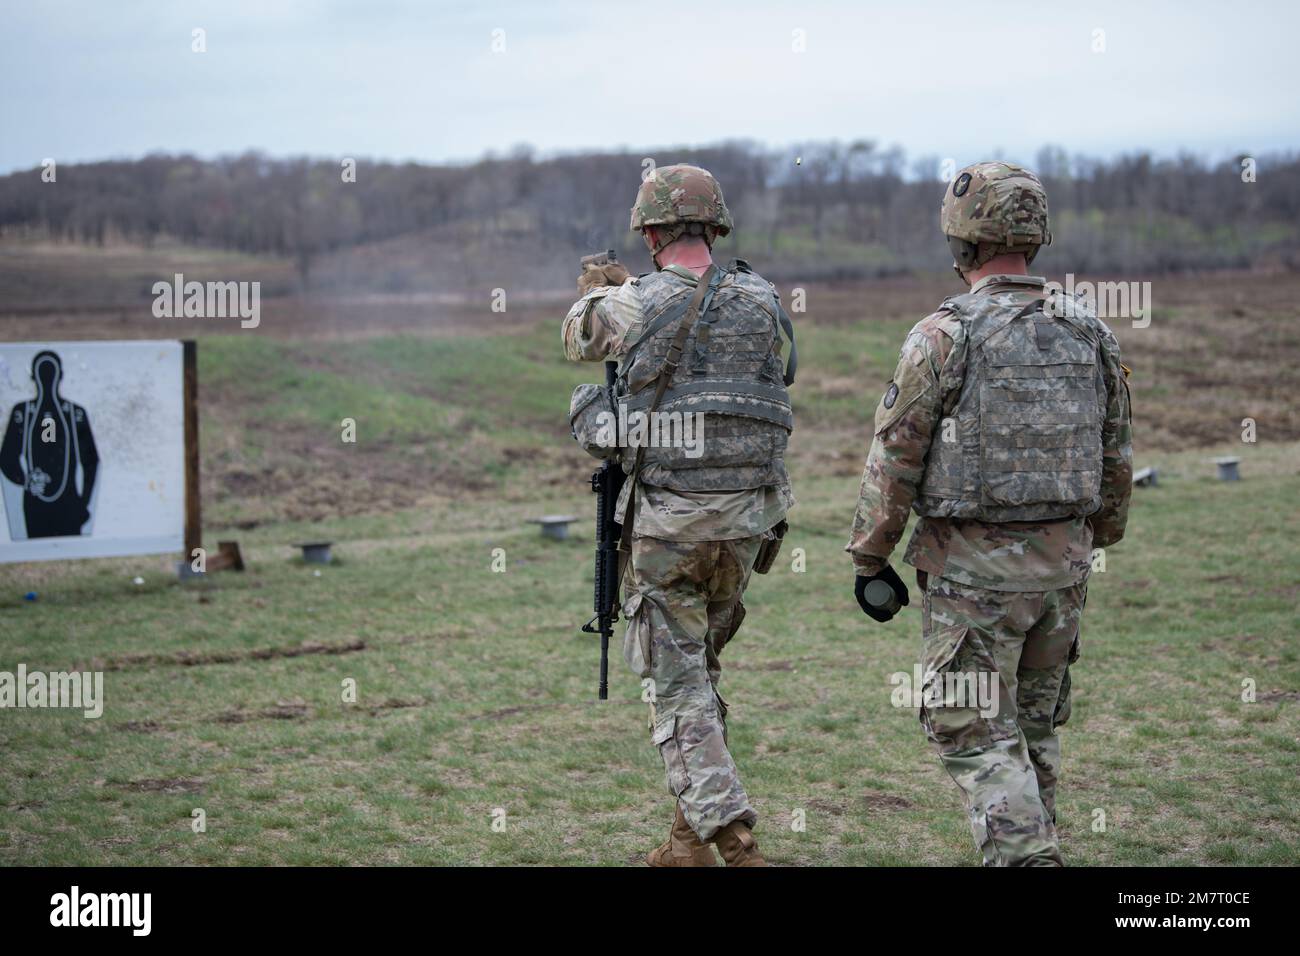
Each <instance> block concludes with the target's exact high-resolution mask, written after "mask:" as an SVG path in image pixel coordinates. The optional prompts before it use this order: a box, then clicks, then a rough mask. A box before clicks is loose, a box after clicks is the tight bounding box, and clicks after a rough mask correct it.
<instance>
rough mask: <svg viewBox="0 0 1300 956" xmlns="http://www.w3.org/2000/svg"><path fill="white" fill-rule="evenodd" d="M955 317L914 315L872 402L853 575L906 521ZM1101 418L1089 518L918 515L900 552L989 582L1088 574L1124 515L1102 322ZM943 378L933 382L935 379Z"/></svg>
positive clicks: (947, 398)
mask: <svg viewBox="0 0 1300 956" xmlns="http://www.w3.org/2000/svg"><path fill="white" fill-rule="evenodd" d="M1043 286H1044V280H1043V279H1042V278H1039V277H1035V276H1006V275H995V276H987V277H985V278H984V279H982V280H980V281H979V282H977V283H976V284H975V285H974V286H973V287H972V288H971V291H972V292H974V293H979V292H983V291H989V292H993V291H1014V290H1019V291H1026V292H1041V291H1042V289H1043ZM965 356H966V350H965V342H964V333H963V330H962V325H961V322H960V321H959V320H958V319H957V317H956V316H955V315H953V314H952V313H951V312H949V311H947V310H945V309H940V310H939V311H938V312H935V313H934V314H932V315H929V316H927V317H926V318H924V319H922V320H921V321H920V322H919V323H917V324H916V326H915V327H914V328H913V329H912V331H911V332H910V333H909V334H908V336H907V340H906V341H905V342H904V344H903V349H902V353H901V355H900V358H899V363H898V368H897V369H896V370H895V372H894V377H893V380H892V381H891V382H890V385H889V388H888V389H887V391H886V393H885V396H884V397H883V398H882V399H881V401H880V405H879V406H878V407H877V409H876V418H875V437H874V439H873V441H872V443H871V450H870V452H869V453H868V455H867V462H866V467H865V468H864V470H863V475H862V488H861V492H860V495H859V498H858V508H857V513H856V514H855V515H854V519H853V530H852V534H851V536H850V538H849V544H848V546H847V548H845V550H846V551H848V552H849V553H850V554H851V555H852V556H853V563H854V566H855V568H856V569H857V571H858V573H859V574H875V573H876V572H877V571H879V570H880V569H881V568H883V567H884V565H885V564H886V563H887V562H888V560H889V555H890V553H891V552H892V551H893V549H894V546H895V545H896V544H897V543H898V541H899V540H900V539H901V538H902V536H903V531H904V529H905V528H906V526H907V519H908V511H909V509H911V508H912V505H913V502H914V500H915V498H916V492H917V488H918V487H919V486H920V483H921V478H922V476H923V475H924V474H925V465H926V456H927V454H928V453H929V449H930V443H931V441H932V440H935V439H936V438H937V437H938V436H937V432H938V430H939V428H940V427H941V421H942V419H943V417H944V414H945V409H948V408H950V407H951V405H952V403H953V402H954V401H955V398H956V394H957V393H958V392H960V390H961V383H962V381H963V368H962V367H961V366H962V363H963V362H964V361H965ZM1101 359H1102V363H1103V371H1104V376H1105V380H1106V393H1107V400H1106V417H1105V420H1104V421H1103V423H1102V455H1103V470H1102V485H1101V499H1102V504H1101V509H1100V510H1099V511H1097V512H1095V513H1093V514H1092V515H1090V516H1088V517H1087V518H1067V519H1063V520H1057V521H1042V522H1028V521H1024V522H1011V523H1005V524H988V523H985V522H980V521H971V520H960V519H955V518H949V519H943V518H927V517H922V518H921V519H920V520H919V521H918V523H917V525H916V528H915V530H914V531H913V533H912V538H911V540H910V542H909V543H908V547H907V553H906V555H905V556H904V560H905V561H906V562H907V563H908V564H910V565H912V566H913V567H915V568H917V569H918V570H921V571H925V572H926V573H928V574H932V575H937V576H939V577H944V578H948V579H950V580H953V581H957V582H959V583H962V584H967V585H971V586H974V587H981V588H987V589H990V590H995V591H1048V590H1056V589H1058V588H1064V587H1071V586H1073V585H1075V584H1078V583H1079V582H1080V581H1082V580H1084V579H1086V577H1087V575H1088V572H1089V570H1090V568H1091V555H1092V549H1093V548H1094V547H1105V546H1108V545H1111V544H1114V543H1115V542H1117V541H1119V540H1120V538H1122V537H1123V535H1124V526H1125V524H1126V523H1127V520H1128V504H1129V495H1130V493H1131V491H1132V476H1133V451H1132V436H1131V425H1130V414H1129V395H1128V385H1127V382H1126V375H1127V371H1126V370H1125V369H1124V367H1123V366H1122V365H1121V364H1120V361H1119V343H1118V342H1117V341H1116V340H1115V337H1114V334H1113V333H1111V332H1110V330H1109V329H1106V330H1105V334H1104V336H1103V340H1102V356H1101ZM941 381H942V382H943V383H944V387H941V386H940V382H941Z"/></svg>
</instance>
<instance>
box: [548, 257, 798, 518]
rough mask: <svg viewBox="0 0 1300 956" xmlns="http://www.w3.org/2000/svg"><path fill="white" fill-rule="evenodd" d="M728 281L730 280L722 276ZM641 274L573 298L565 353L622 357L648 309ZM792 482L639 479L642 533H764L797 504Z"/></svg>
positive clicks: (692, 281) (685, 278)
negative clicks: (697, 488)
mask: <svg viewBox="0 0 1300 956" xmlns="http://www.w3.org/2000/svg"><path fill="white" fill-rule="evenodd" d="M660 275H661V276H667V277H668V278H669V279H670V281H680V282H681V283H683V285H684V286H686V287H688V288H694V287H695V285H696V284H697V280H698V276H696V275H695V273H693V272H691V271H690V270H689V269H685V268H683V267H681V266H676V265H673V266H668V267H667V268H666V269H664V270H663V272H661V273H660ZM723 281H724V285H725V283H726V282H729V281H730V279H724V280H723ZM637 283H638V280H637V279H629V280H628V281H627V282H624V283H623V284H622V285H621V286H599V287H597V288H595V289H592V290H591V291H590V292H588V293H587V294H586V295H584V296H583V297H582V298H581V299H579V300H578V301H577V302H575V303H574V305H573V308H571V309H570V310H569V314H568V315H567V316H566V317H565V319H564V324H563V327H562V329H561V336H562V338H563V341H564V354H565V357H566V358H568V359H569V360H570V361H573V362H600V361H604V360H606V359H610V360H614V361H622V359H623V357H624V356H626V355H627V353H628V350H629V349H630V348H631V347H632V346H633V345H634V344H635V343H636V342H637V340H638V338H639V337H640V335H641V332H642V327H643V321H644V314H643V309H642V304H641V296H640V293H639V291H638V288H637ZM630 491H631V483H630V482H627V483H625V484H624V485H623V493H622V495H621V496H620V497H619V501H618V505H617V511H616V514H617V516H618V517H619V519H620V520H621V519H622V516H623V515H624V514H625V513H626V511H627V500H628V496H629V493H630ZM793 504H794V496H793V494H792V492H791V490H790V485H789V482H788V481H787V482H782V483H781V484H780V485H775V486H767V487H763V488H754V489H751V490H746V491H728V492H718V493H691V492H680V491H670V490H668V489H667V488H657V487H653V486H649V485H646V484H644V483H641V482H638V484H637V504H636V527H635V528H634V529H633V531H634V532H635V533H636V534H638V535H647V536H649V537H654V538H661V539H663V540H665V541H727V540H733V539H737V538H746V537H749V536H751V535H756V534H762V533H763V532H764V531H767V530H768V529H769V528H771V527H772V526H773V525H775V524H776V523H777V522H779V521H780V520H781V519H782V518H784V517H785V514H786V511H787V510H788V509H789V508H790V507H791V506H793Z"/></svg>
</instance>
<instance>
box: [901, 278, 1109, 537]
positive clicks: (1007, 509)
mask: <svg viewBox="0 0 1300 956" xmlns="http://www.w3.org/2000/svg"><path fill="white" fill-rule="evenodd" d="M944 308H946V309H947V310H948V311H950V312H952V313H953V314H954V315H956V316H957V317H958V318H959V319H960V320H961V324H962V328H963V330H964V332H965V343H964V348H965V349H966V360H965V376H964V379H963V381H962V383H961V389H960V391H959V392H958V393H957V395H956V400H955V403H954V402H953V400H952V399H951V398H950V399H949V406H947V407H945V408H944V414H945V419H944V421H942V422H940V425H939V428H938V429H937V433H936V435H935V437H934V439H933V440H932V441H931V444H930V451H929V453H928V454H927V456H926V463H925V474H924V476H923V477H922V479H921V486H920V489H919V490H918V494H917V497H916V501H915V504H914V505H913V507H914V509H915V511H916V512H917V514H920V515H925V516H928V517H935V518H970V519H975V520H979V521H987V522H991V523H1002V522H1010V521H1048V520H1059V519H1062V518H1068V517H1084V516H1086V515H1090V514H1092V513H1093V512H1095V511H1097V510H1098V509H1099V508H1100V507H1101V497H1100V493H1101V472H1102V445H1101V426H1102V422H1103V421H1104V420H1105V414H1106V383H1105V378H1104V373H1103V364H1102V358H1101V345H1100V341H1101V327H1100V323H1099V321H1098V320H1097V318H1096V317H1095V316H1094V315H1093V314H1092V313H1091V311H1089V310H1088V309H1087V307H1085V306H1083V305H1082V304H1081V303H1079V301H1078V300H1076V299H1073V298H1068V297H1065V296H1061V295H1057V296H1054V297H1053V298H1052V299H1051V300H1050V303H1049V305H1048V307H1047V308H1046V309H1044V301H1043V300H1041V299H1038V298H1036V297H1034V296H1030V295H1026V294H1025V293H1024V292H1019V291H1018V292H999V293H992V294H988V293H974V294H972V293H967V294H965V295H959V296H954V297H952V298H950V299H948V300H947V301H945V303H944ZM957 365H958V366H960V365H961V363H957ZM940 384H941V387H945V388H948V387H955V383H953V384H952V385H951V386H949V384H948V383H944V382H941V383H940Z"/></svg>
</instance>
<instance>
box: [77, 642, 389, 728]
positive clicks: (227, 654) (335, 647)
mask: <svg viewBox="0 0 1300 956" xmlns="http://www.w3.org/2000/svg"><path fill="white" fill-rule="evenodd" d="M365 649H366V642H365V641H364V640H360V639H358V640H354V641H345V642H343V643H335V644H328V643H325V642H323V641H303V642H302V643H301V644H292V645H289V646H288V647H254V648H250V649H248V650H233V651H205V652H203V653H197V652H194V651H176V652H174V653H171V654H152V653H148V654H125V655H123V656H121V657H109V658H103V659H101V658H95V659H94V660H93V661H92V662H91V666H90V668H88V669H89V670H100V671H121V670H131V669H133V668H146V669H147V668H151V667H158V666H167V665H171V666H174V667H200V666H203V665H205V664H234V663H238V662H239V661H248V660H254V661H270V660H275V659H277V658H282V657H302V656H303V655H305V654H352V653H355V652H357V651H364V650H365ZM132 723H134V722H132ZM146 723H149V722H148V721H146ZM131 729H145V728H143V727H142V728H131Z"/></svg>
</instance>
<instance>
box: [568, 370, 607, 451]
mask: <svg viewBox="0 0 1300 956" xmlns="http://www.w3.org/2000/svg"><path fill="white" fill-rule="evenodd" d="M569 430H570V431H572V432H573V437H574V438H575V439H577V441H578V444H579V445H581V446H582V450H583V451H585V452H586V453H587V454H588V455H591V456H592V457H593V458H600V459H602V460H605V459H609V458H617V457H618V453H619V448H618V415H617V414H616V413H615V411H614V398H613V396H612V395H611V394H610V390H609V388H608V387H607V386H604V385H579V386H578V387H577V388H575V389H574V390H573V397H572V398H570V399H569Z"/></svg>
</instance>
